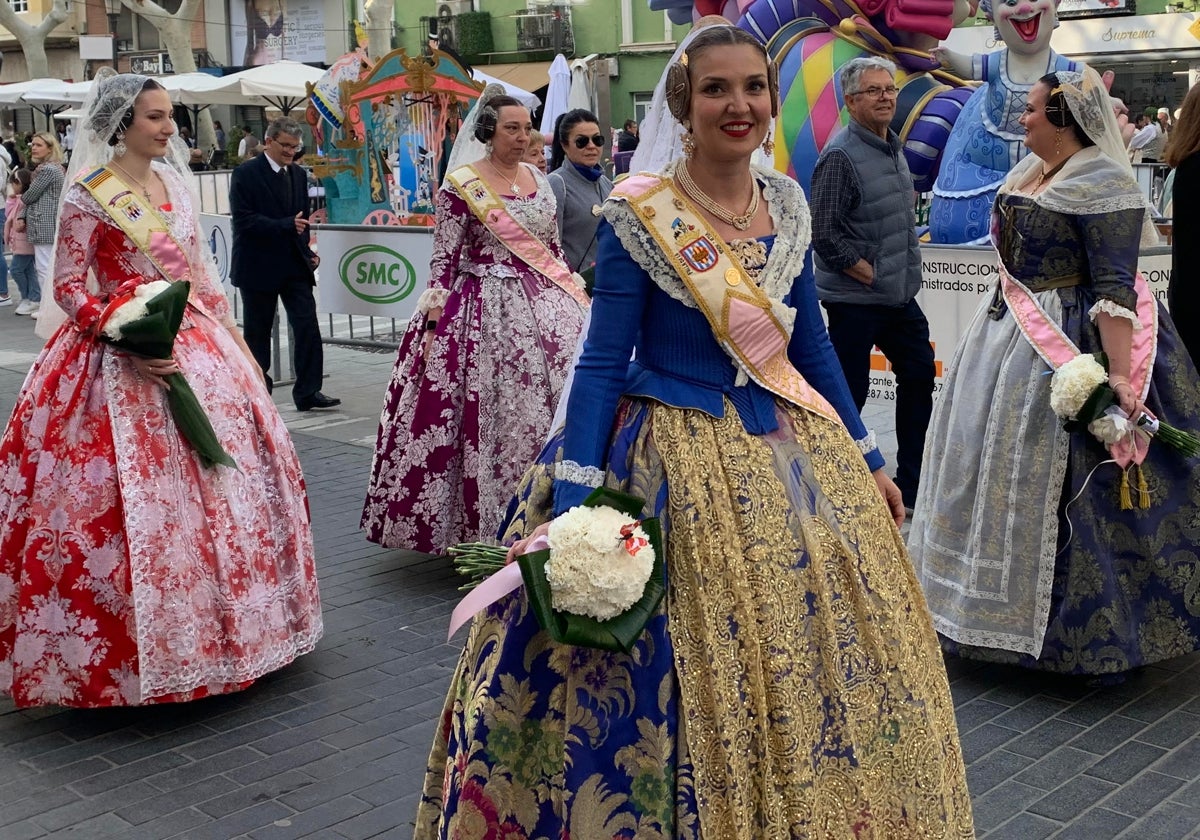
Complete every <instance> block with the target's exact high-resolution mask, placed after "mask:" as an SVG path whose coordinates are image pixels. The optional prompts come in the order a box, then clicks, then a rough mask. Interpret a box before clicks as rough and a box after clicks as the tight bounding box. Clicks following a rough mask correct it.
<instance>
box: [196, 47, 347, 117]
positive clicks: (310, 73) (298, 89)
mask: <svg viewBox="0 0 1200 840" xmlns="http://www.w3.org/2000/svg"><path fill="white" fill-rule="evenodd" d="M324 75H325V71H324V70H322V69H320V68H319V67H311V66H309V65H307V64H302V63H301V62H299V61H288V60H286V59H284V60H281V61H275V62H272V63H271V64H263V65H260V66H258V67H250V68H248V69H246V70H243V71H241V72H240V73H234V74H232V75H229V76H222V77H221V81H222V84H220V85H218V86H217V87H215V88H213V89H212V91H211V93H210V95H209V98H208V101H207V103H206V104H210V105H227V104H240V105H259V106H264V107H265V106H267V105H270V106H272V107H275V108H278V109H279V110H280V111H282V112H283V113H284V114H287V113H289V112H290V111H292V110H293V109H294V108H297V107H299V106H300V105H301V104H302V103H303V102H305V101H306V100H307V99H308V90H307V88H306V87H305V83H306V82H308V83H312V84H315V83H316V82H317V81H318V80H319V79H320V78H321V77H323V76H324ZM227 97H232V98H233V99H235V100H236V101H229V100H228V99H227Z"/></svg>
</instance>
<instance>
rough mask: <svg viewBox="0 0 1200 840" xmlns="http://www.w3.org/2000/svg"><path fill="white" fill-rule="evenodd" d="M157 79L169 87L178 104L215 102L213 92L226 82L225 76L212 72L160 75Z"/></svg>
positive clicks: (169, 93)
mask: <svg viewBox="0 0 1200 840" xmlns="http://www.w3.org/2000/svg"><path fill="white" fill-rule="evenodd" d="M155 81H157V82H158V83H159V84H161V85H162V86H163V87H164V88H166V89H167V95H168V96H170V97H171V101H172V102H174V103H175V104H176V105H195V106H205V105H212V104H215V103H213V102H212V99H211V94H212V92H213V91H214V90H216V89H217V88H219V87H221V85H223V84H224V83H225V81H224V77H223V76H213V75H212V74H210V73H176V74H174V75H170V76H159V77H158V78H157V79H156V80H155Z"/></svg>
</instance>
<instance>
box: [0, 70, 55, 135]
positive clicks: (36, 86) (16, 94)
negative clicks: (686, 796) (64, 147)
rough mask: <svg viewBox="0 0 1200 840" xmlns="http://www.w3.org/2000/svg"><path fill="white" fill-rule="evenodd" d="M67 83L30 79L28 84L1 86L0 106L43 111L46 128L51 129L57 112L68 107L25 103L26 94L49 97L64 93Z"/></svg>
mask: <svg viewBox="0 0 1200 840" xmlns="http://www.w3.org/2000/svg"><path fill="white" fill-rule="evenodd" d="M66 84H67V83H66V82H64V81H63V80H62V79H49V78H43V79H30V80H29V81H27V82H13V83H12V84H8V85H0V105H7V106H9V107H26V108H34V109H36V110H38V111H41V112H42V113H43V114H44V115H45V117H46V128H49V127H50V118H51V116H52V115H53V114H54V112H55V111H57V110H59V109H61V108H64V107H66V106H65V105H50V104H46V105H35V104H34V103H32V102H26V101H24V96H25V95H26V94H31V95H38V94H44V95H49V94H51V93H60V94H61V93H62V90H63V88H64V87H65V86H66Z"/></svg>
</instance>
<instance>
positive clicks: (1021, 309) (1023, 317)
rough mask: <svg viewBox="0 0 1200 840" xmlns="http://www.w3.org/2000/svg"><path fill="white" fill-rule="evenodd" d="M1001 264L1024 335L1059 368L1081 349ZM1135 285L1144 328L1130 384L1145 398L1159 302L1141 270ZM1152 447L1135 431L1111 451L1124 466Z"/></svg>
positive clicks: (1135, 342) (1135, 344) (1133, 353)
mask: <svg viewBox="0 0 1200 840" xmlns="http://www.w3.org/2000/svg"><path fill="white" fill-rule="evenodd" d="M998 263H999V266H1000V288H1001V290H1002V291H1003V293H1004V302H1005V303H1007V304H1008V308H1009V310H1010V311H1011V312H1012V314H1013V318H1015V319H1016V322H1017V326H1018V328H1019V329H1020V330H1021V335H1023V336H1024V337H1025V340H1026V341H1028V342H1029V344H1030V346H1031V347H1033V349H1034V350H1035V351H1036V352H1037V354H1038V355H1039V356H1041V358H1042V360H1043V361H1045V362H1046V364H1047V365H1049V366H1050V368H1051V369H1052V370H1057V369H1058V368H1059V367H1060V366H1061V365H1063V364H1066V363H1067V362H1069V361H1071V360H1072V359H1074V358H1075V357H1076V356H1078V355H1079V348H1078V347H1076V346H1075V344H1074V342H1072V341H1071V339H1069V338H1068V337H1067V335H1066V333H1064V332H1063V331H1062V329H1061V328H1060V327H1059V325H1058V324H1056V323H1054V321H1053V320H1052V319H1051V318H1050V316H1049V315H1048V314H1047V313H1046V310H1045V309H1043V308H1042V305H1041V304H1040V303H1038V301H1037V298H1036V297H1034V295H1033V292H1031V291H1030V290H1029V287H1028V286H1025V285H1024V284H1023V283H1020V282H1018V281H1017V280H1015V279H1013V277H1012V275H1011V274H1009V273H1008V269H1007V268H1006V267H1005V265H1004V261H1003V260H998ZM1133 288H1134V291H1135V292H1136V293H1137V317H1138V321H1139V323H1141V325H1142V328H1141V329H1140V330H1134V331H1133V335H1132V341H1131V345H1130V370H1129V384H1130V385H1131V386H1133V391H1134V393H1135V394H1137V395H1138V399H1140V400H1145V399H1146V395H1147V394H1148V393H1149V390H1150V373H1151V371H1152V370H1153V369H1154V358H1155V356H1156V355H1157V354H1158V304H1157V303H1156V302H1155V300H1154V295H1153V294H1152V293H1151V292H1150V286H1149V284H1148V283H1147V282H1146V278H1145V277H1143V276H1142V274H1141V272H1138V273H1137V275H1136V276H1135V277H1134V282H1133ZM1146 414H1149V415H1150V416H1151V417H1153V416H1154V415H1153V414H1151V412H1150V410H1149V409H1146ZM1149 446H1150V444H1149V441H1148V440H1147V439H1146V436H1145V435H1141V434H1135V435H1131V436H1130V437H1129V438H1127V439H1125V440H1122V441H1120V442H1118V443H1115V444H1113V445H1112V446H1110V447H1109V448H1108V451H1109V452H1110V453H1111V454H1112V456H1113V459H1114V460H1115V461H1116V462H1117V464H1118V465H1119V466H1121V467H1122V468H1124V467H1127V466H1129V465H1130V464H1140V463H1142V461H1144V460H1145V458H1146V453H1147V451H1149Z"/></svg>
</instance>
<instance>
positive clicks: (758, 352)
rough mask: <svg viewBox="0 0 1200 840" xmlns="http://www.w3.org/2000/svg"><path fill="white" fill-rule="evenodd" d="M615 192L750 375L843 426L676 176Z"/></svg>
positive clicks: (643, 178)
mask: <svg viewBox="0 0 1200 840" xmlns="http://www.w3.org/2000/svg"><path fill="white" fill-rule="evenodd" d="M613 197H615V198H618V199H625V200H626V201H627V202H628V204H629V207H630V208H631V209H632V210H633V211H634V213H635V214H636V215H637V217H638V219H639V220H640V221H641V223H642V225H643V226H644V227H645V228H646V231H647V232H648V233H649V234H650V235H651V236H653V237H654V240H655V242H657V243H658V246H659V248H661V249H662V252H663V254H664V255H665V256H666V257H667V259H668V260H669V261H670V263H671V266H672V267H673V268H674V269H675V272H676V273H677V274H678V275H679V279H680V280H682V281H683V284H684V285H685V286H686V287H687V289H688V291H689V292H691V294H692V296H693V297H694V298H695V300H696V303H697V304H698V305H699V307H700V311H701V312H703V313H704V316H705V317H706V318H707V319H708V323H709V326H711V327H712V331H713V335H714V336H715V337H716V339H717V343H718V344H720V345H721V347H722V349H724V350H725V352H726V353H728V354H729V356H730V357H731V358H732V359H733V360H734V362H736V363H737V365H738V366H739V367H740V368H741V369H742V370H744V371H745V372H746V375H747V376H749V377H750V378H751V379H753V380H754V381H755V382H757V383H758V384H759V385H762V386H763V387H764V388H766V389H767V390H769V391H770V392H771V393H773V394H776V395H777V396H780V397H783V398H784V399H785V400H787V401H788V402H790V403H793V404H794V405H798V406H800V407H801V408H806V409H808V410H809V411H812V412H814V413H815V414H819V415H820V416H822V417H825V418H826V419H828V420H832V421H833V422H835V423H838V424H841V422H842V420H841V418H840V417H839V416H838V413H837V411H836V410H834V408H833V406H832V405H830V404H829V402H828V400H826V399H825V398H824V397H823V396H821V394H820V393H818V392H817V391H816V389H814V388H813V387H812V386H811V385H809V384H808V382H806V381H805V380H804V377H803V376H801V375H800V372H799V371H798V370H796V368H795V367H793V365H792V363H791V360H790V359H788V357H787V346H788V341H789V339H790V336H789V335H788V332H787V330H786V329H784V327H783V325H782V324H781V323H779V320H778V319H777V318H776V317H775V314H774V312H772V310H771V300H770V298H768V297H767V296H766V295H765V294H764V293H763V291H762V289H760V288H759V287H758V285H757V284H756V283H755V282H754V281H753V280H752V279H750V277H749V275H747V274H746V270H745V269H744V268H743V267H742V264H741V263H740V262H739V261H738V260H737V259H735V258H734V257H733V256H732V255H731V254H730V253H729V247H728V246H727V245H726V244H725V241H724V240H723V239H721V237H720V236H719V235H718V234H717V233H716V231H714V230H713V229H712V227H711V226H710V225H709V224H708V222H707V221H706V220H705V219H704V218H703V217H702V216H701V215H700V214H699V212H697V211H696V209H695V208H694V207H693V206H692V204H691V202H689V201H688V200H687V198H686V197H685V196H684V195H683V194H682V193H680V192H679V191H678V190H676V189H675V187H674V182H673V181H672V180H671V179H669V178H660V177H658V176H654V175H633V176H630V177H628V178H626V179H625V180H624V181H622V182H621V183H620V184H619V185H618V186H617V188H616V189H615V190H614V191H613Z"/></svg>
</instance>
